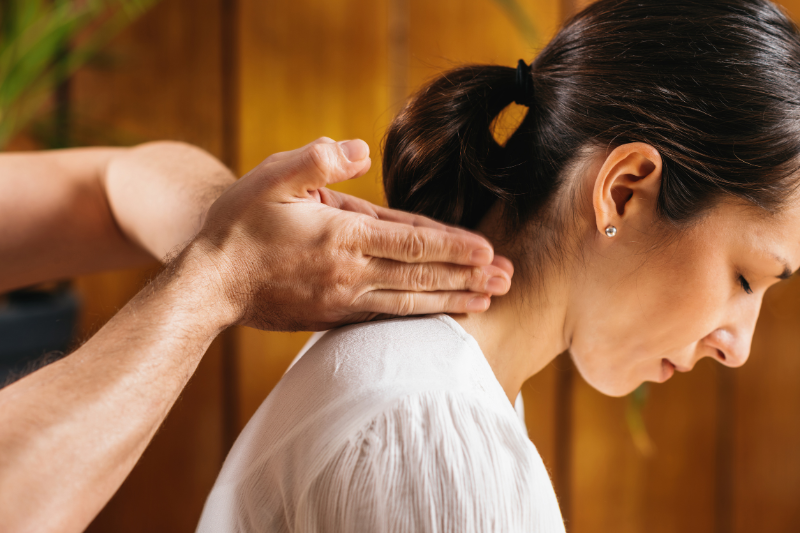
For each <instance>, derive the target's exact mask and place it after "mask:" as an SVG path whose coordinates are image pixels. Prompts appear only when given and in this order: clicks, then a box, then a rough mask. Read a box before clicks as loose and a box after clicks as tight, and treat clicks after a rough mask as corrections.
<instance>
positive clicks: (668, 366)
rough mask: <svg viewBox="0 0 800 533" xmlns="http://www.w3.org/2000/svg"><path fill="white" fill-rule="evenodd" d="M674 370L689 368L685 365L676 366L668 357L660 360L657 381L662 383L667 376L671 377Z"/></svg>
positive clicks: (687, 369) (681, 370) (686, 369)
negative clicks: (659, 373) (659, 374)
mask: <svg viewBox="0 0 800 533" xmlns="http://www.w3.org/2000/svg"><path fill="white" fill-rule="evenodd" d="M676 370H677V371H678V372H688V371H689V370H691V368H687V367H684V366H678V365H676V364H675V363H673V362H672V361H670V360H669V359H666V358H664V359H662V360H661V378H660V379H659V381H658V382H659V383H664V382H665V381H667V380H668V379H669V378H671V377H672V375H673V374H674V373H675V371H676Z"/></svg>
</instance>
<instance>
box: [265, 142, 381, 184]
mask: <svg viewBox="0 0 800 533" xmlns="http://www.w3.org/2000/svg"><path fill="white" fill-rule="evenodd" d="M370 164H371V161H370V158H369V146H368V145H367V143H365V142H364V141H362V140H360V139H355V140H352V141H342V142H337V143H328V142H318V143H313V144H310V145H308V146H306V147H305V148H304V149H303V150H301V151H300V152H298V153H296V154H293V155H292V156H291V157H287V158H285V159H282V160H279V161H277V162H276V163H274V164H270V165H269V168H270V169H271V171H272V172H273V173H274V174H275V175H276V176H278V179H280V180H281V181H282V182H283V184H282V185H283V186H282V187H281V189H283V191H282V192H290V193H291V194H293V195H294V196H297V197H307V196H308V194H309V192H310V191H316V190H317V189H321V188H323V187H325V186H326V185H330V184H333V183H338V182H340V181H344V180H348V179H352V178H357V177H359V176H361V175H363V174H365V173H366V172H367V171H368V170H369V167H370Z"/></svg>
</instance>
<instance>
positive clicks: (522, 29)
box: [494, 0, 539, 48]
mask: <svg viewBox="0 0 800 533" xmlns="http://www.w3.org/2000/svg"><path fill="white" fill-rule="evenodd" d="M494 2H495V3H496V4H497V5H499V6H500V7H501V8H503V10H504V11H505V12H506V14H507V15H508V18H510V19H511V22H513V23H514V25H515V26H516V27H517V31H518V32H519V33H520V35H521V36H522V38H523V39H525V41H526V42H527V43H528V44H529V45H530V46H531V48H534V47H536V46H538V45H539V32H538V31H536V25H535V24H534V23H533V20H531V18H530V16H528V12H527V11H525V8H524V7H522V5H521V4H520V3H519V2H518V1H517V0H494Z"/></svg>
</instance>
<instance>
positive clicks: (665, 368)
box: [658, 359, 675, 383]
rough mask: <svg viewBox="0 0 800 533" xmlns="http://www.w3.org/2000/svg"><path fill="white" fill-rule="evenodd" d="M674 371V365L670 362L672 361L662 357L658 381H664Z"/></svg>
mask: <svg viewBox="0 0 800 533" xmlns="http://www.w3.org/2000/svg"><path fill="white" fill-rule="evenodd" d="M674 373H675V365H673V364H672V361H670V360H669V359H662V360H661V376H659V379H658V382H659V383H664V382H665V381H667V380H668V379H669V378H671V377H672V375H673V374H674Z"/></svg>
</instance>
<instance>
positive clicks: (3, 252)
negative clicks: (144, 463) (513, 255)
mask: <svg viewBox="0 0 800 533" xmlns="http://www.w3.org/2000/svg"><path fill="white" fill-rule="evenodd" d="M367 153H368V150H367V147H366V144H364V143H363V142H361V141H355V142H350V143H347V144H343V143H334V142H333V141H330V140H329V139H321V140H319V141H317V142H315V143H312V144H311V145H309V146H307V147H304V148H302V149H298V150H296V151H294V152H287V153H282V154H276V155H274V156H271V157H270V158H268V159H267V160H265V161H264V162H263V163H262V164H261V165H259V166H258V167H257V168H256V169H254V170H253V171H252V172H251V173H249V174H248V175H247V176H245V177H244V178H242V179H240V180H239V181H236V182H235V183H234V182H233V179H232V177H231V176H230V174H229V173H227V171H225V170H224V168H223V167H222V166H221V165H219V163H217V162H216V161H214V160H213V158H211V157H210V156H208V155H207V154H205V153H203V152H200V151H198V150H197V149H195V148H191V147H188V146H186V145H180V144H174V143H157V144H152V145H145V146H142V147H139V148H134V149H129V150H126V149H121V150H117V149H90V150H83V151H82V150H71V151H63V152H51V153H44V154H39V156H37V155H35V154H31V155H13V154H12V155H3V156H0V202H1V203H2V205H0V279H2V280H3V287H4V288H6V289H7V288H11V287H16V286H20V285H25V284H28V283H32V282H36V281H40V280H44V279H47V278H50V277H55V276H65V275H73V274H77V273H81V272H90V271H93V270H99V269H103V268H112V267H122V266H131V265H136V264H141V263H146V262H147V261H151V260H152V258H153V257H156V258H162V257H164V255H165V254H166V253H167V252H168V251H170V250H176V253H177V256H176V257H175V259H173V260H172V261H170V262H169V263H168V264H167V265H166V267H165V268H164V270H163V271H162V272H161V274H160V275H158V276H157V277H156V278H155V279H154V280H153V282H152V283H150V284H149V285H148V286H147V287H145V288H144V289H143V290H142V291H141V292H140V293H139V294H138V295H137V296H136V297H135V298H134V299H133V300H132V301H131V302H130V303H128V305H126V306H125V307H124V308H123V309H122V310H121V311H120V312H119V313H118V314H117V315H116V316H115V317H114V318H112V319H111V320H110V321H109V322H108V323H107V324H106V325H105V326H104V327H103V328H102V329H101V330H100V331H99V332H98V333H97V334H96V335H95V336H94V337H93V338H92V339H91V340H89V341H88V342H87V343H86V344H84V345H83V346H82V347H81V348H79V349H78V350H76V351H75V352H74V353H72V354H71V355H69V356H68V357H66V358H64V359H62V360H60V361H58V362H56V363H53V364H52V365H49V366H47V367H44V368H43V369H41V370H39V371H37V372H35V373H33V374H31V375H29V376H27V377H25V378H23V379H21V380H19V381H17V382H16V383H13V384H12V385H9V386H8V387H6V388H4V389H2V390H0V531H36V532H40V531H81V530H83V529H84V528H85V527H86V526H87V525H88V524H89V522H90V521H91V520H92V518H93V517H94V516H95V515H96V514H97V513H98V512H99V511H100V509H101V508H102V507H103V506H104V505H105V504H106V502H107V501H108V500H109V498H111V496H112V495H113V493H114V492H115V491H116V489H117V488H118V487H119V485H120V484H121V483H122V481H123V480H124V479H125V477H126V476H127V475H128V473H129V472H130V470H131V469H132V468H133V465H134V464H135V463H136V461H137V460H138V459H139V457H140V456H141V454H142V452H143V451H144V449H145V448H146V446H147V444H148V443H149V441H150V439H151V438H152V436H153V434H154V433H155V431H156V429H157V428H158V426H159V425H160V424H161V422H162V421H163V420H164V418H165V416H166V414H167V413H168V411H169V409H170V408H171V407H172V405H173V404H174V402H175V400H176V399H177V397H178V395H179V394H180V392H181V390H182V389H183V387H184V386H185V384H186V382H187V381H188V380H189V378H190V377H191V375H192V373H193V372H194V370H195V368H196V367H197V364H198V362H199V361H200V359H201V357H202V356H203V354H204V352H205V350H206V349H207V347H208V345H209V344H210V343H211V341H212V340H213V339H214V337H215V336H216V335H217V334H219V332H221V331H222V330H224V329H225V328H226V327H228V326H230V325H233V324H247V325H252V326H256V327H261V328H264V329H322V328H328V327H332V326H335V325H337V324H343V323H347V322H352V321H357V320H364V319H369V318H372V317H374V316H376V315H378V314H384V313H385V314H410V313H427V312H437V311H453V312H463V311H466V310H469V309H470V305H474V306H476V307H474V308H472V309H474V310H480V309H483V308H485V307H486V305H488V300H487V297H486V295H485V294H483V293H495V294H498V293H502V292H505V291H506V290H507V289H508V286H509V284H510V266H509V265H508V264H507V262H506V261H505V260H503V259H502V258H496V259H494V263H495V264H494V265H492V264H491V263H492V261H493V257H492V250H491V247H490V246H489V244H488V243H487V242H486V241H485V240H483V239H482V238H479V237H477V236H475V235H472V234H470V233H467V232H463V231H460V230H456V229H451V228H444V227H443V226H440V225H438V224H436V223H434V222H431V221H429V220H426V219H424V218H421V217H414V216H411V215H408V214H403V213H397V212H394V211H390V210H386V209H382V208H379V207H376V206H372V205H370V204H368V203H366V202H362V201H359V200H357V199H354V198H351V197H348V196H346V195H341V194H337V193H333V192H331V191H329V190H327V189H324V188H323V187H324V186H325V185H326V184H328V183H333V182H336V181H341V180H343V179H348V178H351V177H355V176H358V175H360V174H362V173H363V172H366V170H367V169H368V167H369V164H370V160H369V157H368V155H367ZM139 156H142V157H139ZM39 157H41V158H42V159H39ZM348 158H349V159H348ZM195 165H196V166H195ZM184 171H186V172H184ZM20 176H21V177H20ZM143 191H147V192H146V193H145V192H143ZM223 191H224V192H223ZM220 193H222V194H221V196H220V197H219V199H218V200H216V201H214V199H215V198H216V196H217V195H219V194H220ZM25 204H28V206H27V209H26V206H25ZM209 205H211V208H210V209H209V208H208V206H209ZM200 227H202V230H201V231H200V233H199V234H198V235H196V236H194V237H193V235H194V233H195V232H196V231H197V228H200ZM23 237H24V238H23ZM185 241H189V244H188V245H186V246H185V247H183V248H181V247H180V245H181V243H183V242H185ZM476 265H477V266H476ZM26 267H27V268H26ZM492 277H495V278H499V283H498V281H497V280H496V281H495V282H494V284H495V287H494V288H492V287H489V286H488V284H489V280H490V278H492ZM413 291H422V292H413ZM429 291H437V292H429ZM438 291H441V292H438Z"/></svg>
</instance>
